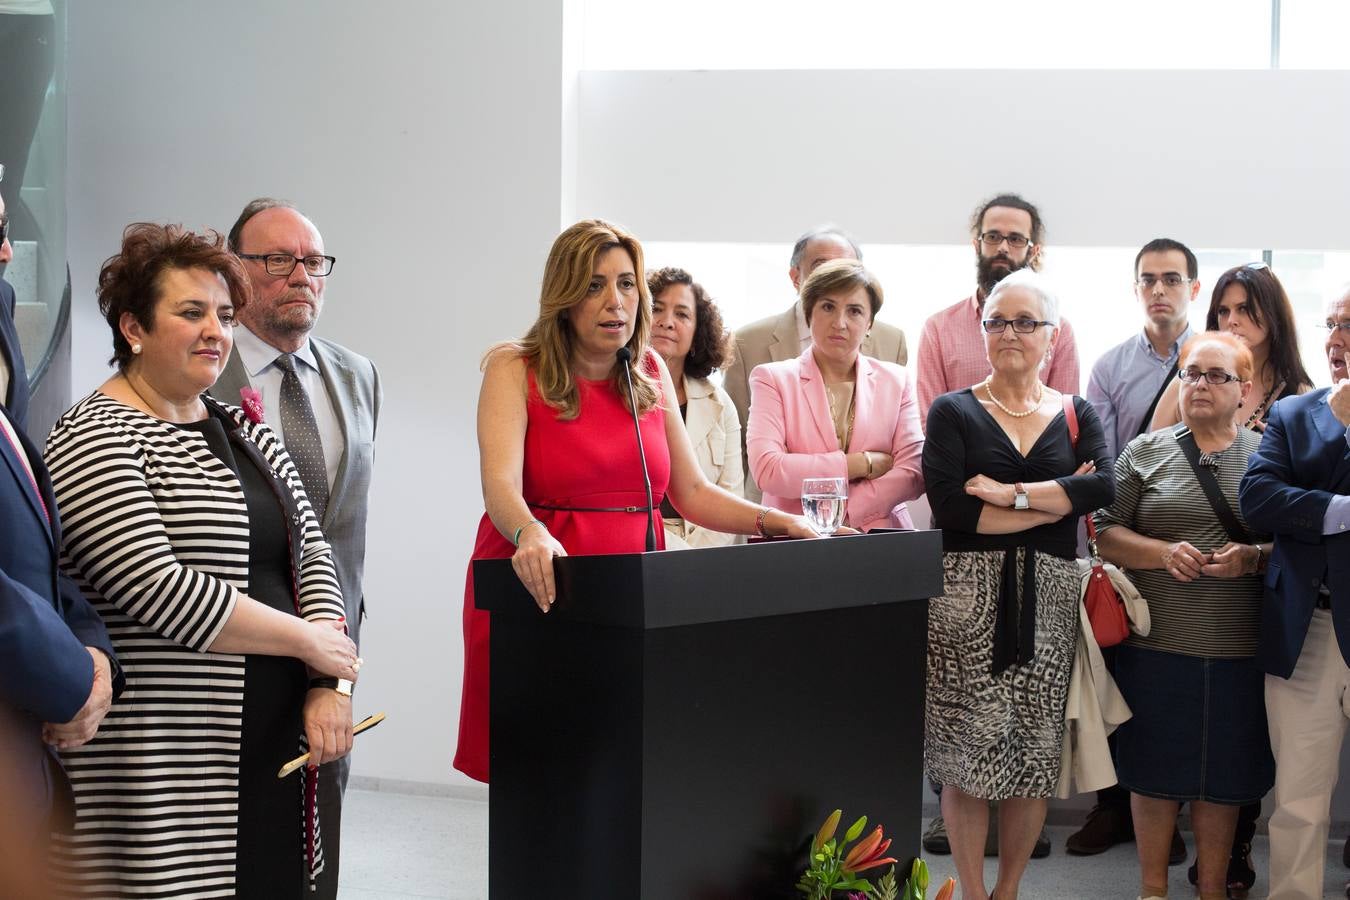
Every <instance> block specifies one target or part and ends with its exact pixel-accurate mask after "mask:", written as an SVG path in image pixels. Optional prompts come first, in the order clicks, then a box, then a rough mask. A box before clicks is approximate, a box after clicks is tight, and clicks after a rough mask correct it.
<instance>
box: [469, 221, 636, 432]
mask: <svg viewBox="0 0 1350 900" xmlns="http://www.w3.org/2000/svg"><path fill="white" fill-rule="evenodd" d="M614 249H622V250H626V251H627V252H628V255H629V256H631V257H632V258H633V269H634V271H633V275H634V277H635V278H636V280H637V289H638V295H639V302H638V308H637V319H636V321H635V322H634V323H633V335H632V337H630V338H629V339H628V343H627V344H626V345H625V346H627V347H628V349H629V350H630V351H631V352H632V357H631V358H630V359H629V361H628V368H629V370H630V371H631V372H632V376H633V390H634V393H635V394H636V395H637V412H638V414H639V415H641V414H643V413H645V412H647V411H648V410H650V409H652V408H653V407H655V406H656V405H657V404H658V402H659V401H660V396H661V392H660V388H659V387H658V385H657V381H656V376H655V375H652V374H650V373H649V372H648V371H647V370H648V368H649V367H650V366H652V363H650V362H648V353H649V352H650V351H648V349H647V341H648V340H649V338H650V337H651V330H652V298H651V294H650V293H649V291H648V289H647V278H646V275H645V273H644V271H643V265H642V245H641V244H640V243H638V240H637V238H635V237H633V235H631V234H629V233H628V232H627V231H625V230H624V229H623V228H621V227H620V226H618V225H614V224H611V223H609V222H605V221H603V220H601V219H583V220H582V221H580V222H578V223H576V224H575V225H573V226H572V227H570V228H568V229H567V230H566V231H564V232H563V233H562V234H560V235H558V237H557V239H556V240H555V241H554V242H553V246H552V248H550V249H549V252H548V262H546V263H545V264H544V280H543V283H542V284H541V286H540V290H539V318H537V319H535V322H534V324H533V325H531V326H530V330H529V331H527V332H526V333H525V336H524V337H523V338H521V339H520V340H518V341H506V342H504V343H500V344H497V345H495V346H493V347H492V348H491V349H489V350H488V352H487V354H486V355H485V356H484V358H483V359H484V363H485V364H486V362H487V359H488V358H490V357H491V356H492V355H493V354H495V353H497V352H498V351H501V350H509V351H512V352H514V353H516V354H517V355H519V356H520V357H521V358H522V359H524V360H525V363H526V365H527V366H528V367H529V368H531V369H532V370H533V371H534V381H535V385H536V387H537V388H538V390H539V396H540V397H542V398H543V400H544V402H545V403H547V404H548V405H549V406H551V407H553V408H555V409H557V410H559V412H560V416H559V418H561V419H564V420H566V419H575V418H576V417H577V414H578V413H579V412H580V405H579V404H580V395H579V392H578V389H577V382H576V378H575V377H574V376H573V375H572V362H573V353H574V352H575V347H574V344H575V341H576V335H575V333H574V332H573V330H572V323H571V321H570V320H569V318H568V316H567V313H569V312H570V311H571V310H572V309H574V308H575V307H577V306H580V305H581V304H582V302H584V301H585V300H586V297H587V295H588V293H589V291H590V285H591V278H592V277H593V276H594V274H595V267H596V265H597V263H598V262H599V261H600V257H602V256H603V255H604V254H606V253H608V252H609V251H610V250H614ZM610 380H611V381H612V382H613V384H614V387H615V389H616V390H617V391H618V392H619V396H620V397H622V398H623V402H624V405H625V406H630V404H629V400H628V387H627V379H626V378H625V377H624V373H623V369H622V368H620V366H619V362H618V360H617V359H615V363H614V369H613V371H612V373H611V376H610Z"/></svg>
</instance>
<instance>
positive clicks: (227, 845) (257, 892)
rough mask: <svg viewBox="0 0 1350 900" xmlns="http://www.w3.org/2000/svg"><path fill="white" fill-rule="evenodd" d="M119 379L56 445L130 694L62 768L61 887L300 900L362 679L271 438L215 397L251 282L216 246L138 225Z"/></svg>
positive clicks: (308, 514) (322, 561)
mask: <svg viewBox="0 0 1350 900" xmlns="http://www.w3.org/2000/svg"><path fill="white" fill-rule="evenodd" d="M98 293H99V308H100V310H101V311H102V312H103V314H104V316H105V317H106V318H107V320H108V324H109V325H110V326H111V328H112V332H113V351H114V356H113V360H114V362H115V363H116V364H117V366H118V370H119V371H118V373H117V374H116V375H115V376H113V377H112V378H111V379H109V380H108V381H107V382H105V383H104V384H103V385H102V386H101V387H100V388H99V389H98V390H97V391H95V392H94V393H93V394H90V395H89V396H88V397H86V398H85V399H84V400H81V401H80V402H79V403H77V404H75V406H74V407H72V408H71V409H70V410H69V411H67V412H66V414H65V415H64V416H63V417H62V418H61V420H60V421H59V422H57V424H56V427H55V428H54V429H53V431H52V434H51V437H50V438H49V440H48V444H47V455H46V459H47V465H48V467H49V468H50V469H51V473H52V484H53V487H54V490H55V495H56V499H57V503H58V506H59V507H60V511H61V517H62V520H63V523H64V526H65V528H64V540H63V547H62V566H63V568H64V569H65V570H66V572H67V574H69V575H70V576H71V577H73V578H74V579H75V581H76V582H77V583H78V584H79V585H80V588H81V589H82V590H83V591H84V593H85V595H86V596H87V597H88V598H89V599H90V600H91V601H92V602H93V604H94V605H95V607H96V608H97V609H98V611H99V613H100V614H101V615H102V616H103V618H104V620H105V621H106V623H107V626H108V631H109V633H110V635H111V636H112V640H113V645H114V646H115V648H116V649H117V652H118V656H119V657H120V659H121V662H122V665H123V668H124V670H125V673H126V689H125V691H124V692H123V693H122V695H121V697H120V698H119V700H118V701H117V703H116V704H114V706H113V708H112V709H111V711H110V712H109V714H108V717H107V719H106V720H105V721H104V724H103V727H102V728H101V729H100V730H99V733H98V735H97V737H96V738H95V739H94V740H92V741H90V742H89V743H88V744H85V745H84V746H82V747H79V748H77V749H73V750H68V751H65V752H64V753H63V761H64V763H65V766H66V768H67V770H68V771H69V773H70V778H71V783H72V785H73V788H74V794H75V805H76V823H75V829H74V831H73V833H72V834H71V835H70V836H69V837H68V838H64V839H63V840H62V841H61V845H60V847H59V853H58V877H59V878H60V880H61V882H62V883H63V887H64V888H65V890H66V891H67V892H68V893H70V894H73V895H79V896H97V897H165V896H174V897H184V896H191V897H234V896H242V897H269V898H271V897H287V896H290V897H300V896H302V895H303V894H304V888H305V881H306V869H307V868H308V873H309V875H310V877H311V878H312V877H313V875H314V874H316V873H317V871H318V870H320V869H321V868H322V858H323V857H322V847H321V844H320V842H319V840H318V827H317V823H316V822H315V821H314V812H313V810H314V790H315V784H314V782H315V781H317V779H297V778H290V779H286V780H279V779H277V777H276V771H277V768H278V767H279V766H280V765H281V764H282V763H284V762H285V761H286V760H287V759H288V758H290V757H292V756H294V755H296V753H297V751H298V750H299V748H300V747H301V744H302V740H304V739H305V738H308V742H309V745H310V748H311V750H312V751H313V753H314V755H315V756H316V757H317V759H316V762H318V763H322V762H326V761H328V760H329V759H334V758H337V757H339V756H341V755H343V754H345V753H346V752H347V750H348V749H349V748H350V746H351V707H350V698H349V697H346V696H339V694H338V692H337V691H334V690H330V689H327V688H320V687H314V688H311V684H310V678H311V676H316V675H317V676H329V677H337V678H343V679H350V680H355V678H356V671H357V669H358V668H359V667H360V663H359V661H358V660H357V657H356V648H355V646H354V645H353V644H352V642H351V641H350V640H348V639H347V637H346V634H345V631H344V628H343V624H342V621H341V617H342V614H343V605H342V597H341V593H340V590H339V588H338V585H337V579H336V576H335V574H334V570H333V565H332V561H331V553H330V551H329V548H328V545H327V544H326V543H325V542H324V540H323V536H322V534H321V533H320V531H319V525H318V521H317V520H316V519H315V517H314V513H313V511H312V510H311V508H310V505H309V501H308V500H307V499H306V498H305V495H304V491H303V488H302V486H301V482H300V479H299V476H298V475H297V474H296V470H295V466H294V465H293V464H292V462H291V459H290V457H289V456H287V455H286V452H285V450H283V449H282V447H281V446H280V444H279V443H278V441H277V438H276V435H275V434H274V433H273V432H272V430H271V429H270V428H268V427H267V426H266V425H263V424H261V423H260V422H259V421H254V420H251V419H250V417H248V416H246V415H245V414H244V412H243V411H242V410H239V409H237V408H234V407H223V406H220V405H219V404H216V403H215V402H214V401H212V400H210V399H209V398H207V397H205V396H203V392H204V391H205V390H206V389H207V388H209V387H210V386H211V385H212V384H213V383H214V382H215V380H216V377H217V375H218V374H219V373H220V370H221V368H222V367H223V366H224V364H225V361H226V359H227V358H228V357H229V353H230V349H231V346H232V340H231V326H232V324H233V321H234V311H235V310H236V309H238V308H239V307H240V306H242V305H243V304H244V303H245V302H247V298H248V281H247V276H246V275H245V273H244V272H243V269H242V267H241V266H240V264H239V261H238V260H237V259H236V258H234V257H233V256H231V255H230V254H229V253H227V252H226V251H225V250H224V249H223V241H222V240H221V239H220V236H219V235H215V234H214V233H210V234H209V235H208V236H202V235H197V234H194V233H192V232H189V231H185V230H183V229H181V228H179V227H177V226H167V227H165V226H158V225H149V224H138V225H132V226H130V227H129V228H128V229H127V230H126V232H125V234H124V235H123V242H122V251H121V253H120V254H119V255H117V256H114V257H112V258H111V259H109V260H108V261H107V262H106V263H105V264H104V266H103V269H102V271H101V272H100V273H99V287H98Z"/></svg>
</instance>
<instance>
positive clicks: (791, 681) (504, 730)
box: [474, 531, 942, 900]
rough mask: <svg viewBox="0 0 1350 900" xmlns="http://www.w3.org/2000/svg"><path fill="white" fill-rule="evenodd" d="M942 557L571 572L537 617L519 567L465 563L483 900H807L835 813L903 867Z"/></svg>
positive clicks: (824, 558)
mask: <svg viewBox="0 0 1350 900" xmlns="http://www.w3.org/2000/svg"><path fill="white" fill-rule="evenodd" d="M941 552H942V537H941V534H940V533H939V532H936V531H919V532H899V533H888V534H870V535H858V536H849V537H836V538H829V539H826V540H817V541H776V542H770V543H763V544H755V545H748V546H736V547H719V548H712V549H704V550H683V551H672V552H664V553H634V554H624V555H616V556H589V557H587V556H573V557H567V558H564V559H560V560H558V563H557V568H556V572H557V576H558V582H559V596H558V601H557V603H556V604H555V606H554V608H553V610H552V611H551V612H549V613H548V614H547V615H544V614H542V613H540V612H539V610H538V608H537V607H536V606H535V605H534V602H533V601H532V600H531V599H530V597H529V595H528V594H527V593H526V592H525V590H524V588H523V587H521V585H520V583H519V581H518V580H517V579H516V577H515V574H514V573H513V572H512V570H511V567H510V563H509V561H507V560H483V561H478V562H475V563H474V582H475V596H476V597H477V603H478V606H479V607H480V608H483V609H488V610H491V611H492V723H491V727H492V734H491V777H492V788H491V795H490V796H491V806H490V824H489V830H488V835H489V877H490V894H489V895H490V896H491V897H492V898H501V900H533V898H550V900H562V898H578V900H581V898H584V900H607V898H614V900H637V898H642V900H665V898H679V900H688V898H694V900H705V898H706V900H713V898H732V897H734V898H737V900H745V898H755V897H765V898H768V897H793V896H800V895H798V894H797V893H796V892H795V891H794V890H793V885H794V884H795V883H796V878H797V874H798V873H799V872H800V870H801V869H802V868H804V866H805V861H806V852H805V851H806V840H807V836H808V835H809V834H811V833H813V832H814V830H815V829H816V828H817V827H818V826H819V824H820V823H821V822H822V821H823V820H824V818H825V816H826V815H827V814H828V813H829V811H830V810H832V809H834V808H835V807H842V808H843V810H844V813H845V818H846V821H845V823H844V825H845V826H846V825H847V823H848V822H850V821H852V819H853V818H856V817H857V816H859V815H861V814H863V813H866V814H867V815H868V816H869V818H870V820H871V822H873V823H882V824H884V825H885V827H886V833H887V835H888V836H890V837H892V838H893V839H894V844H893V845H892V848H891V854H892V855H894V856H896V857H897V858H898V859H900V860H901V862H902V863H903V864H906V865H907V861H908V860H909V859H910V858H912V857H913V856H915V855H917V854H918V851H919V831H920V825H921V811H920V805H921V802H922V796H921V793H920V791H919V790H918V785H919V784H920V781H921V779H920V772H921V770H922V765H923V763H922V750H923V687H924V653H925V640H926V630H927V614H928V604H927V602H926V599H925V598H928V597H931V596H936V595H937V594H939V593H941V591H942V562H941ZM843 827H844V826H841V831H840V833H841V834H842V828H843ZM906 871H907V869H906V868H904V867H901V869H900V872H901V873H904V872H906ZM875 874H880V871H878V872H877V873H875Z"/></svg>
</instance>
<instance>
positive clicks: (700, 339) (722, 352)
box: [647, 266, 731, 378]
mask: <svg viewBox="0 0 1350 900" xmlns="http://www.w3.org/2000/svg"><path fill="white" fill-rule="evenodd" d="M677 284H682V285H684V286H685V287H687V288H689V290H690V291H692V292H693V294H694V340H693V343H691V344H690V345H689V352H688V353H687V354H686V355H685V357H684V374H685V375H687V376H689V377H690V378H707V377H708V376H709V375H711V374H712V373H713V372H714V371H716V370H717V369H720V368H722V367H723V366H725V365H727V364H728V363H730V362H731V332H729V331H727V327H726V325H724V324H723V323H722V313H721V311H720V310H719V309H718V308H717V304H716V303H714V302H713V299H712V297H709V296H708V292H707V291H705V290H704V289H703V285H701V284H699V283H698V282H697V281H695V280H694V276H692V275H690V274H689V273H688V272H686V271H685V270H684V269H680V268H676V267H675V266H666V267H665V268H663V269H657V270H655V271H653V272H648V273H647V290H648V291H649V292H650V293H651V295H652V302H653V303H655V302H656V298H657V297H658V296H660V294H661V292H662V291H664V290H666V289H667V288H670V287H674V286H675V285H677Z"/></svg>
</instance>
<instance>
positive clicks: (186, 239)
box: [98, 222, 251, 372]
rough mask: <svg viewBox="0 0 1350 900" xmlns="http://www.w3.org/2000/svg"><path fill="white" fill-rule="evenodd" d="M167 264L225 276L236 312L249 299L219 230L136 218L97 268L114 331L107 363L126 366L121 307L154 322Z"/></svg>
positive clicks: (240, 269) (148, 326)
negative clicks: (116, 248)
mask: <svg viewBox="0 0 1350 900" xmlns="http://www.w3.org/2000/svg"><path fill="white" fill-rule="evenodd" d="M169 269H206V270H207V271H209V272H214V273H215V274H217V275H219V276H221V277H222V278H224V279H225V286H226V287H227V288H228V289H229V292H230V301H231V302H232V303H234V309H235V312H238V311H239V310H241V309H243V308H244V307H245V306H246V305H248V300H249V297H250V296H251V289H250V287H249V281H248V274H247V273H246V272H245V271H244V266H243V263H241V262H240V261H239V257H237V256H235V255H234V254H233V253H230V252H229V251H228V250H226V249H225V239H224V238H223V237H221V235H220V232H218V231H212V230H210V229H207V230H206V231H204V232H202V233H201V234H198V233H197V232H195V231H190V230H188V229H186V228H184V227H183V226H182V225H157V224H154V223H153V222H135V223H133V224H131V225H128V226H127V227H126V230H125V231H123V232H122V251H121V252H120V253H118V254H117V255H116V256H110V257H108V258H107V259H106V260H104V262H103V268H101V269H100V270H99V273H98V310H99V312H101V313H102V314H103V318H104V319H106V320H107V321H108V327H109V328H111V329H112V333H113V355H112V359H110V360H108V361H109V362H110V363H116V365H117V368H118V369H119V370H121V371H123V372H125V371H126V368H127V365H128V363H130V362H131V359H132V356H133V354H132V352H131V345H130V344H129V343H127V339H126V338H125V337H124V336H123V335H122V328H121V321H122V314H123V313H131V314H132V315H133V316H135V318H136V321H137V322H139V323H140V325H141V327H142V328H144V329H145V330H146V331H152V330H153V329H154V325H155V305H156V304H157V303H159V300H160V296H161V294H162V291H161V285H160V276H162V275H163V274H164V272H165V271H166V270H169Z"/></svg>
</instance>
